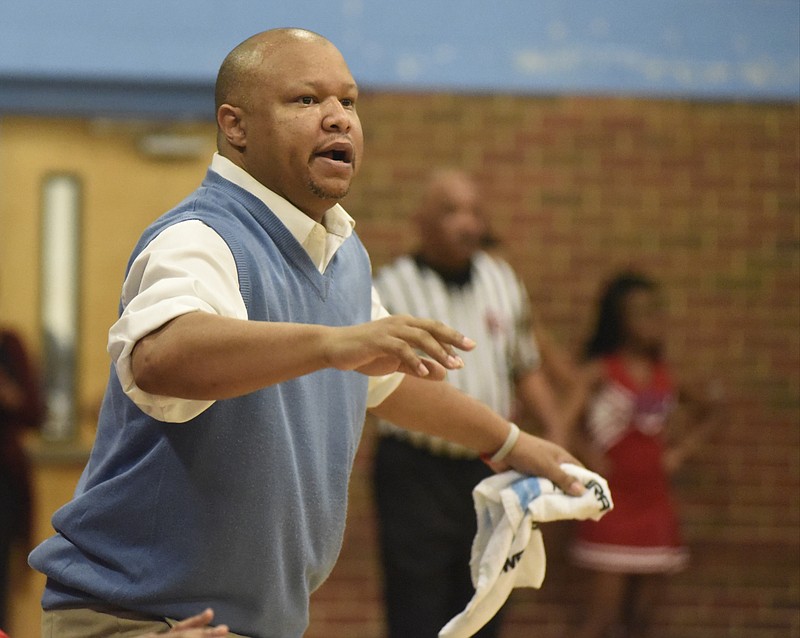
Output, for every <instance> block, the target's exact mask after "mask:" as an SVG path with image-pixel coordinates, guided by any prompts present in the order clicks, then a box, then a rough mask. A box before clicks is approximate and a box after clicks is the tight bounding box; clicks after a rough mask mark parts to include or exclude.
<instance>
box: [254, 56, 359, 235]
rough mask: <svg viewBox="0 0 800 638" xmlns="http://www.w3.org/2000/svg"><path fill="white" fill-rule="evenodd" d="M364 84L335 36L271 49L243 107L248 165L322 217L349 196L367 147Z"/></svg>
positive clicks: (278, 190)
mask: <svg viewBox="0 0 800 638" xmlns="http://www.w3.org/2000/svg"><path fill="white" fill-rule="evenodd" d="M357 98H358V88H357V87H356V84H355V82H354V80H353V77H352V75H351V74H350V71H349V70H348V68H347V65H346V64H345V61H344V59H343V58H342V56H341V54H340V53H339V51H338V50H337V49H336V48H335V47H334V46H333V45H332V44H330V43H328V42H322V41H320V42H317V41H311V42H291V43H288V44H286V45H285V46H281V47H280V49H275V50H273V51H271V52H270V53H269V54H268V55H267V56H266V58H265V62H264V64H263V65H262V66H261V69H260V71H259V72H258V74H257V75H256V77H255V79H254V80H253V83H252V88H251V91H250V100H249V102H247V103H246V106H243V109H244V115H243V116H242V125H243V126H244V127H245V131H246V136H247V137H246V140H247V142H246V148H245V152H244V155H243V163H244V168H245V170H247V172H248V173H250V174H251V175H252V176H253V177H255V178H256V179H257V180H258V181H259V182H261V183H262V184H264V185H265V186H266V187H267V188H269V189H271V190H273V191H275V192H276V193H278V194H279V195H281V196H283V197H284V198H286V199H288V200H289V201H290V202H292V203H293V204H294V205H295V206H297V207H298V208H299V209H300V210H302V211H303V212H305V213H306V214H308V215H309V216H311V217H313V218H315V219H317V220H318V221H319V220H320V219H321V218H322V215H323V214H324V212H325V211H326V210H328V209H329V208H330V207H331V206H333V205H334V204H335V203H336V202H338V201H339V200H340V199H342V198H343V197H344V196H345V195H346V194H347V192H348V190H349V188H350V182H351V180H352V179H353V177H354V176H355V175H356V173H357V172H358V167H359V162H360V160H361V157H362V153H363V150H364V137H363V132H362V130H361V122H360V121H359V119H358V115H357V114H356V99H357Z"/></svg>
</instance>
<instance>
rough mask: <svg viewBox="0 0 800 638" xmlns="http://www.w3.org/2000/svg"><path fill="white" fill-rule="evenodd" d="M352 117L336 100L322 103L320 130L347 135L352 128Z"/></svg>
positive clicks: (331, 99) (332, 99)
mask: <svg viewBox="0 0 800 638" xmlns="http://www.w3.org/2000/svg"><path fill="white" fill-rule="evenodd" d="M351 118H352V115H351V112H350V111H348V110H347V109H346V108H345V107H344V106H343V105H342V103H341V102H340V101H339V100H337V99H336V98H330V99H328V100H326V101H325V102H324V103H323V115H322V128H324V129H325V130H326V131H339V132H341V133H347V132H348V131H349V130H350V127H351V126H352V119H351Z"/></svg>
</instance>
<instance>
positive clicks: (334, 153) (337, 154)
mask: <svg viewBox="0 0 800 638" xmlns="http://www.w3.org/2000/svg"><path fill="white" fill-rule="evenodd" d="M316 155H317V157H326V158H328V159H329V160H333V161H334V162H343V163H345V164H351V163H352V162H353V147H352V146H350V145H349V144H333V145H331V146H328V147H327V148H324V149H323V150H322V151H320V152H319V153H317V154H316Z"/></svg>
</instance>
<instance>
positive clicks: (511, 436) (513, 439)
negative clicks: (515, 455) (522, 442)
mask: <svg viewBox="0 0 800 638" xmlns="http://www.w3.org/2000/svg"><path fill="white" fill-rule="evenodd" d="M509 425H510V426H511V428H510V429H509V431H508V436H507V437H506V440H505V442H504V443H503V445H501V446H500V448H499V449H498V450H497V451H496V452H495V453H494V454H488V453H487V454H481V459H482V460H483V461H484V462H486V463H500V462H501V461H503V460H504V459H505V458H506V457H507V456H508V455H509V454H510V453H511V450H513V449H514V446H515V445H516V444H517V441H518V440H519V426H518V425H517V424H516V423H509Z"/></svg>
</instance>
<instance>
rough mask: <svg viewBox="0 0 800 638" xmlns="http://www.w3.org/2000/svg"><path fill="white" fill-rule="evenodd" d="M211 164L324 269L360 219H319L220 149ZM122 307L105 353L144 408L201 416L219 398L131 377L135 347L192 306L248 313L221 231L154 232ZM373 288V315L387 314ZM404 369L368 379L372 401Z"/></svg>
mask: <svg viewBox="0 0 800 638" xmlns="http://www.w3.org/2000/svg"><path fill="white" fill-rule="evenodd" d="M211 170H213V171H214V172H215V173H218V174H219V175H220V176H222V177H224V178H225V179H227V180H229V181H231V182H233V183H234V184H236V185H238V186H240V187H242V188H243V189H245V190H246V191H248V192H249V193H251V194H252V195H254V196H256V197H258V198H259V199H260V200H261V201H263V202H264V204H266V205H267V206H268V207H269V209H270V210H271V211H272V212H273V213H274V214H275V215H276V216H277V217H278V219H280V221H281V222H282V223H283V224H284V225H285V226H286V227H287V229H288V230H289V231H290V232H291V233H292V235H293V236H294V237H295V239H297V241H298V242H299V243H300V244H301V245H302V246H303V247H304V248H305V249H306V251H308V254H309V255H310V256H311V258H312V259H313V260H314V263H315V264H317V268H318V269H319V271H320V272H324V271H325V268H327V266H328V264H329V263H330V261H331V259H333V256H334V254H335V253H336V251H337V250H338V248H339V247H340V246H341V245H342V244H343V243H344V241H345V240H346V239H347V238H348V237H349V236H350V235H351V234H352V232H353V227H354V226H355V222H354V220H353V218H352V217H350V215H348V214H347V212H345V210H344V208H342V207H341V206H340V205H339V204H336V205H334V206H333V207H332V208H330V209H329V210H328V211H327V212H326V213H325V215H324V216H323V219H322V224H319V223H317V222H315V221H314V220H313V219H311V218H310V217H309V216H308V215H306V214H305V213H303V212H302V211H300V210H299V209H298V208H296V207H295V206H294V205H293V204H291V203H290V202H289V201H287V200H286V199H284V198H283V197H281V196H280V195H277V194H276V193H274V192H273V191H271V190H269V189H268V188H266V187H265V186H264V185H262V184H261V183H259V182H258V181H256V180H255V179H254V178H253V177H252V176H251V175H249V174H248V173H247V172H245V171H244V170H243V169H241V168H239V167H238V166H236V165H235V164H234V163H233V162H231V161H230V160H228V159H227V158H225V157H222V156H221V155H219V154H217V153H215V154H214V157H213V159H212V161H211ZM122 305H123V312H122V315H121V316H120V318H119V319H118V320H117V322H116V323H115V324H114V325H113V326H112V327H111V329H110V330H109V336H108V352H109V354H110V355H111V358H112V360H113V361H114V365H115V366H116V370H117V375H118V376H119V380H120V383H121V384H122V387H123V389H124V391H125V393H126V394H127V395H128V397H130V399H131V400H132V401H133V402H134V403H136V405H137V406H138V407H139V408H140V409H141V410H142V411H143V412H145V413H146V414H148V415H150V416H152V417H154V418H156V419H158V420H160V421H166V422H171V423H182V422H185V421H188V420H189V419H192V418H194V417H196V416H197V415H198V414H200V413H201V412H203V411H204V410H206V409H207V408H208V407H210V406H211V405H212V404H213V403H214V401H206V400H193V399H180V398H176V397H168V396H161V395H154V394H149V393H147V392H144V391H143V390H141V389H140V388H139V387H138V386H137V385H136V382H135V380H134V378H133V371H132V368H131V353H132V351H133V347H134V346H135V345H136V342H137V341H139V339H141V338H143V337H145V336H146V335H148V334H150V333H151V332H152V331H153V330H156V329H157V328H159V327H161V326H163V325H164V324H166V323H167V322H168V321H171V320H172V319H174V318H176V317H178V316H180V315H183V314H186V313H188V312H196V311H203V312H211V313H214V314H217V315H220V316H223V317H232V318H236V319H247V309H246V308H245V304H244V300H243V299H242V296H241V293H240V292H239V280H238V275H237V272H236V263H235V261H234V259H233V254H232V253H231V251H230V249H229V248H228V245H227V244H226V243H225V241H224V240H223V239H222V237H220V236H219V235H218V234H217V233H216V231H214V230H213V229H211V228H210V227H209V226H207V225H205V224H204V223H203V222H201V221H198V220H192V221H185V222H180V223H178V224H174V225H173V226H170V227H168V228H166V229H165V230H164V231H162V232H161V233H160V234H159V235H158V236H156V237H155V238H154V239H153V240H152V241H151V242H150V243H149V244H148V245H147V246H146V247H145V249H144V250H143V251H142V252H141V253H140V254H139V255H138V256H137V258H136V259H135V260H134V262H133V264H132V266H131V269H130V271H129V272H128V276H127V278H126V279H125V282H124V283H123V285H122ZM388 315H389V313H388V312H387V311H386V310H385V309H384V307H383V305H382V304H381V302H380V298H379V297H378V293H377V292H376V291H375V289H374V288H373V289H372V319H373V320H375V319H380V318H383V317H386V316H388ZM402 378H403V375H402V374H400V373H395V374H390V375H385V376H382V377H370V378H369V387H368V396H367V405H368V407H374V406H376V405H378V404H380V403H381V402H382V401H383V400H384V399H385V398H386V397H387V396H389V395H390V394H391V393H392V392H393V391H394V390H395V389H396V388H397V386H398V385H399V384H400V381H402Z"/></svg>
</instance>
